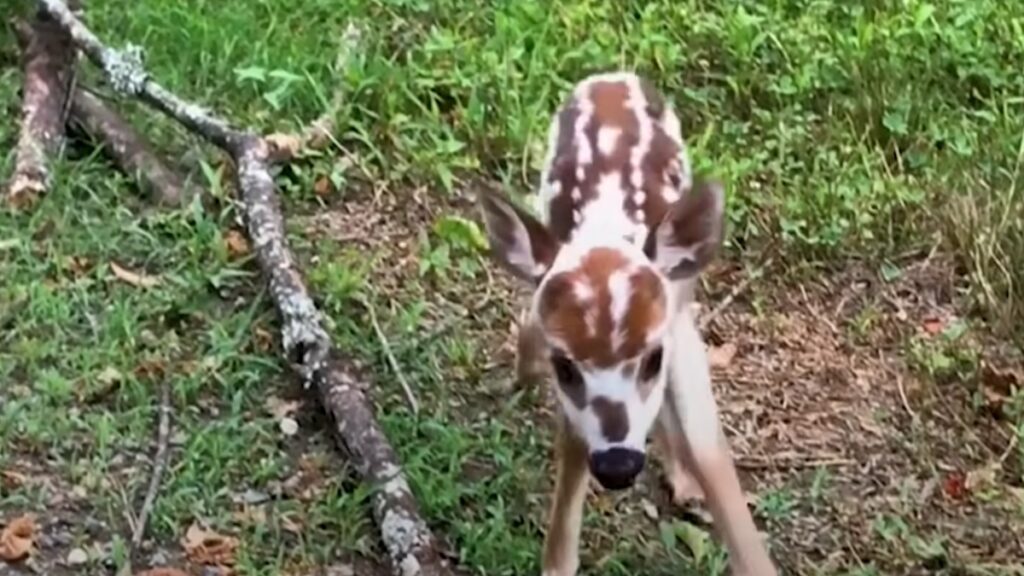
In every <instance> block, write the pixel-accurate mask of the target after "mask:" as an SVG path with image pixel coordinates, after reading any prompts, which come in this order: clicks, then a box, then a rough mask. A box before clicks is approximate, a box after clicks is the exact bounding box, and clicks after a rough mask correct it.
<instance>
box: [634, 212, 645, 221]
mask: <svg viewBox="0 0 1024 576" xmlns="http://www.w3.org/2000/svg"><path fill="white" fill-rule="evenodd" d="M646 219H647V214H645V213H644V211H643V210H640V209H637V211H636V221H637V222H643V221H644V220H646Z"/></svg>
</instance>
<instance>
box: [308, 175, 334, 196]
mask: <svg viewBox="0 0 1024 576" xmlns="http://www.w3.org/2000/svg"><path fill="white" fill-rule="evenodd" d="M332 192H334V184H333V183H332V182H331V179H330V178H328V177H327V176H323V175H321V176H319V177H318V178H317V179H316V180H315V181H314V182H313V193H314V194H316V195H317V196H319V197H321V198H323V197H324V196H327V195H329V194H331V193H332Z"/></svg>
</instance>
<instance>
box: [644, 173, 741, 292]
mask: <svg viewBox="0 0 1024 576" xmlns="http://www.w3.org/2000/svg"><path fill="white" fill-rule="evenodd" d="M724 220H725V191H724V189H723V186H722V183H721V182H718V181H716V180H699V181H695V182H694V185H693V188H692V189H691V190H690V191H689V192H686V193H685V194H683V197H682V198H680V199H679V200H678V201H676V202H675V203H674V204H673V205H672V206H670V207H669V209H668V212H666V213H665V217H664V218H663V219H662V220H661V222H659V223H658V225H657V227H656V228H655V229H654V230H653V231H652V233H651V234H650V235H649V236H648V238H647V244H646V246H644V252H646V253H647V256H648V258H650V259H651V261H653V262H654V263H655V265H656V266H658V267H659V268H660V269H661V270H662V271H663V272H664V273H665V274H666V275H667V276H668V277H669V278H671V279H673V280H680V279H685V278H692V277H694V276H696V275H697V274H698V273H699V272H700V271H701V270H702V269H703V268H704V267H705V266H707V265H708V263H710V262H711V261H712V260H713V259H714V257H715V254H716V253H717V251H718V247H719V246H720V245H721V243H722V230H723V228H724V223H725V222H724Z"/></svg>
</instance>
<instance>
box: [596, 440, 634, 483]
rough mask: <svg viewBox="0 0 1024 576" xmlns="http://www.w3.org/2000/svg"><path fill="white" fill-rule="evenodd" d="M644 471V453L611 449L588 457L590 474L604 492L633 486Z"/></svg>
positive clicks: (626, 449) (625, 449)
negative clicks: (602, 487)
mask: <svg viewBox="0 0 1024 576" xmlns="http://www.w3.org/2000/svg"><path fill="white" fill-rule="evenodd" d="M643 469H644V453H643V452H638V451H636V450H630V449H628V448H612V449H610V450H602V451H601V452H594V453H593V454H592V455H591V456H590V473H591V474H593V475H594V478H597V481H598V482H600V483H601V486H604V488H605V489H606V490H623V489H625V488H629V487H630V486H632V485H633V481H634V480H636V477H637V474H640V471H641V470H643Z"/></svg>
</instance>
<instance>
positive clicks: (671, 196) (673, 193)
mask: <svg viewBox="0 0 1024 576" xmlns="http://www.w3.org/2000/svg"><path fill="white" fill-rule="evenodd" d="M661 196H662V198H664V199H665V201H666V202H668V203H670V204H671V203H672V202H675V201H676V200H679V191H678V190H676V189H675V188H674V187H672V186H662V188H661Z"/></svg>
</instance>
